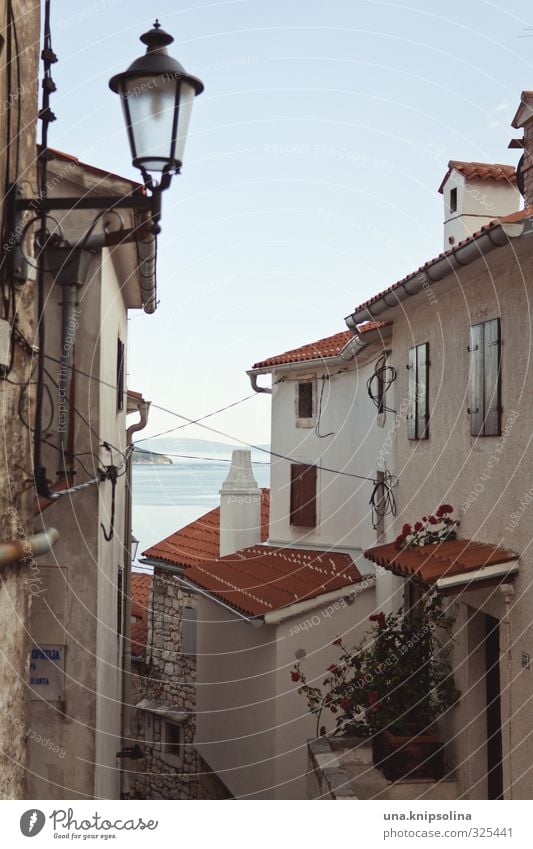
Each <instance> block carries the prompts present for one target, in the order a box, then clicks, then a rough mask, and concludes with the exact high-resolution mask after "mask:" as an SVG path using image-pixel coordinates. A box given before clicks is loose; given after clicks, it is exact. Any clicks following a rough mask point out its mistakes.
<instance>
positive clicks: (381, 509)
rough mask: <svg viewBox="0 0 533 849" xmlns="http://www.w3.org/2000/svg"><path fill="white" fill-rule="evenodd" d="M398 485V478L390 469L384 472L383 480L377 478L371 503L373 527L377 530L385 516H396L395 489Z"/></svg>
mask: <svg viewBox="0 0 533 849" xmlns="http://www.w3.org/2000/svg"><path fill="white" fill-rule="evenodd" d="M397 486H398V478H397V477H396V475H393V474H392V473H391V472H389V471H385V472H384V473H383V478H382V479H381V480H376V482H375V484H374V488H373V489H372V494H371V496H370V500H369V502H368V503H369V505H370V507H371V510H372V527H373V528H374V530H376V529H377V528H378V527H379V525H380V522H381V521H382V520H383V519H384V518H385V516H388V515H391V516H396V512H397V507H396V498H395V496H394V492H393V490H394V489H395V488H396V487H397Z"/></svg>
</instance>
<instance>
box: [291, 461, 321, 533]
mask: <svg viewBox="0 0 533 849" xmlns="http://www.w3.org/2000/svg"><path fill="white" fill-rule="evenodd" d="M290 522H291V525H298V526H300V527H302V528H315V527H316V466H308V465H305V464H303V463H291V504H290Z"/></svg>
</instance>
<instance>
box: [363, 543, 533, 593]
mask: <svg viewBox="0 0 533 849" xmlns="http://www.w3.org/2000/svg"><path fill="white" fill-rule="evenodd" d="M365 557H367V558H368V559H369V560H372V562H373V563H377V564H378V565H379V566H382V567H383V568H384V569H388V570H389V571H390V572H393V573H394V574H395V575H399V576H401V577H403V578H408V577H410V576H411V575H415V576H416V577H417V578H419V579H420V580H421V581H423V582H424V583H426V584H433V583H435V581H438V580H439V579H440V578H451V577H453V576H455V575H462V574H465V575H468V573H469V572H473V571H476V570H477V569H482V568H483V567H484V566H493V565H495V564H496V563H507V562H509V561H511V560H517V559H518V555H517V554H515V553H514V552H512V551H508V550H506V549H503V548H498V547H497V546H495V545H489V544H487V543H484V542H475V541H473V540H468V539H456V540H446V541H445V542H440V543H436V544H435V545H421V546H416V547H414V548H409V549H407V550H405V551H398V549H397V548H396V545H395V543H387V544H386V545H378V546H375V547H374V548H370V549H368V551H365Z"/></svg>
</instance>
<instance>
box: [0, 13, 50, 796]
mask: <svg viewBox="0 0 533 849" xmlns="http://www.w3.org/2000/svg"><path fill="white" fill-rule="evenodd" d="M12 8H13V18H14V26H12V25H9V26H8V20H7V4H6V3H1V4H0V34H1V38H2V41H1V42H0V44H1V52H2V57H1V59H2V61H1V69H0V107H1V112H2V122H1V125H0V180H1V185H2V205H1V207H0V217H1V229H2V235H1V242H2V245H5V246H6V248H4V250H6V254H7V259H8V260H9V259H10V258H12V256H13V252H12V246H13V244H14V242H16V239H17V233H16V232H14V231H13V229H12V228H10V227H9V225H8V223H7V222H6V221H5V218H4V209H5V201H6V198H5V197H4V196H3V187H4V186H5V184H6V180H7V181H10V182H14V181H15V180H17V179H18V180H20V181H23V187H24V191H25V192H26V194H27V195H28V194H29V193H30V192H31V191H32V189H31V188H30V186H34V185H35V175H36V168H35V133H34V131H33V127H34V126H35V124H36V117H37V92H38V87H37V69H38V57H39V11H40V10H39V3H35V2H33V0H13V3H12ZM9 23H10V24H11V22H9ZM15 32H16V36H17V41H18V44H19V47H20V49H21V52H20V55H19V57H18V62H15V56H16V44H15ZM9 44H11V50H12V56H13V61H12V63H11V75H10V79H9V77H8V69H7V50H8V45H9ZM19 74H20V76H19ZM19 123H20V127H22V133H21V134H20V135H19V136H18V135H17V127H18V126H19ZM17 163H18V169H17ZM17 171H18V173H17ZM10 229H11V232H10ZM5 259H6V257H4V260H3V261H2V276H3V282H4V283H5V284H6V285H7V289H6V291H10V287H11V285H12V283H13V279H12V277H11V269H10V267H9V264H8V263H7V262H5ZM33 298H34V286H33V285H32V283H31V282H28V283H26V284H25V285H23V286H22V287H19V288H18V289H17V291H16V299H17V302H18V306H17V316H18V330H19V331H20V333H21V334H22V335H23V336H24V337H25V338H26V339H28V340H29V341H31V342H33V335H32V325H33ZM9 321H10V324H11V325H12V324H13V314H12V310H11V311H10V315H9ZM12 353H13V362H12V367H11V371H10V374H9V379H10V381H12V383H8V382H7V381H0V401H1V407H2V416H1V420H0V436H1V445H2V448H1V453H0V470H1V471H0V542H3V541H6V540H11V539H17V538H19V539H23V540H24V539H25V538H27V537H29V536H31V534H32V533H33V494H32V492H31V491H30V489H29V487H28V479H30V478H31V468H32V464H31V438H30V433H29V431H28V430H27V428H26V427H25V426H24V425H23V423H22V421H21V418H20V414H19V398H20V385H21V384H23V383H24V382H25V381H27V380H29V375H30V372H31V366H32V364H33V362H34V358H32V355H31V351H29V350H28V349H27V348H26V347H25V346H24V345H22V344H13V346H12ZM17 383H18V384H19V385H18V386H17V385H16V384H17ZM27 394H29V393H27ZM32 582H33V583H32ZM38 582H39V569H38V565H37V563H36V562H35V561H30V560H29V559H28V560H26V561H25V562H24V563H16V564H14V565H12V566H4V567H2V580H1V581H0V621H1V622H2V653H1V654H0V798H2V799H20V798H24V797H25V795H26V793H27V790H26V784H25V778H26V765H27V752H26V738H27V735H28V734H29V733H30V731H31V729H30V727H29V725H28V715H27V704H26V697H27V688H26V680H27V672H28V670H29V649H30V644H29V640H28V637H27V629H28V621H29V610H30V601H31V594H32V586H33V587H34V590H33V591H34V592H35V591H36V590H37V589H38ZM4 753H5V754H4Z"/></svg>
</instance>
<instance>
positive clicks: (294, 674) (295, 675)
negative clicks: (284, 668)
mask: <svg viewBox="0 0 533 849" xmlns="http://www.w3.org/2000/svg"><path fill="white" fill-rule="evenodd" d="M301 677H302V676H301V675H300V673H299V672H291V679H292V680H293V681H299V680H300V678H301Z"/></svg>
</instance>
